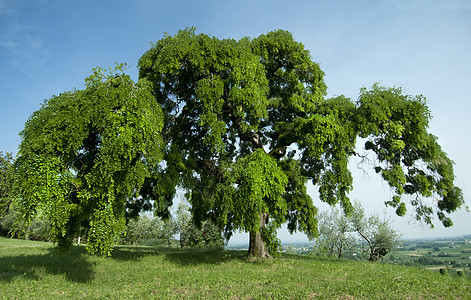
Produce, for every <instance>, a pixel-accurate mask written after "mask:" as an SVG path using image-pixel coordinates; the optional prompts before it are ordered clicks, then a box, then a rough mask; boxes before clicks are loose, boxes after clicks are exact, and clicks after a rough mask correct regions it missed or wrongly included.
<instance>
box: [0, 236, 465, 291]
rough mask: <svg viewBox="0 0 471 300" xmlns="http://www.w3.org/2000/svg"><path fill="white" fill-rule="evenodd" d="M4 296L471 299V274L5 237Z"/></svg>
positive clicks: (1, 254)
mask: <svg viewBox="0 0 471 300" xmlns="http://www.w3.org/2000/svg"><path fill="white" fill-rule="evenodd" d="M0 286H1V289H0V291H1V292H0V296H1V297H2V298H5V299H11V298H20V299H31V298H36V299H47V298H67V299H69V298H75V299H78V298H80V299H83V298H95V299H96V298H111V299H123V298H126V299H129V298H147V299H149V298H150V299H152V298H174V299H182V298H192V299H194V298H201V299H203V298H204V299H252V298H255V299H266V298H274V299H279V298H294V299H306V298H321V299H322V298H324V299H332V298H334V299H335V298H355V299H356V298H383V299H404V298H411V299H430V298H443V299H457V298H458V299H459V298H461V299H469V295H471V280H470V279H469V277H458V276H450V275H447V276H443V275H440V274H439V273H438V272H432V271H427V270H423V269H422V268H411V267H401V266H394V265H388V264H373V263H369V262H360V261H348V260H337V259H331V258H323V257H310V256H300V255H284V256H282V257H281V258H280V259H272V260H248V259H246V258H245V252H241V251H228V250H222V249H184V250H181V249H176V248H153V247H132V246H131V247H117V248H116V249H115V251H114V252H113V254H112V256H111V257H110V258H102V257H98V256H93V255H88V254H87V253H86V252H85V249H84V247H74V248H73V249H72V250H71V251H70V252H69V253H67V254H64V255H57V254H55V252H54V251H53V248H52V244H49V243H41V242H30V241H19V240H11V239H4V238H0Z"/></svg>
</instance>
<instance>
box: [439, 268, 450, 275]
mask: <svg viewBox="0 0 471 300" xmlns="http://www.w3.org/2000/svg"><path fill="white" fill-rule="evenodd" d="M447 273H448V271H447V269H444V268H441V269H440V274H442V275H446V274H447Z"/></svg>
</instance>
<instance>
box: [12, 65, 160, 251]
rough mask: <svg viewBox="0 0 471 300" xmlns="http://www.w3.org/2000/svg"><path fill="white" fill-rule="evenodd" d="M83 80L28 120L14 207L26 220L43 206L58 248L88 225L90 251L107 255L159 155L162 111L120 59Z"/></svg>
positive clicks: (45, 103) (20, 149)
mask: <svg viewBox="0 0 471 300" xmlns="http://www.w3.org/2000/svg"><path fill="white" fill-rule="evenodd" d="M85 83H86V88H85V89H84V90H78V91H73V92H66V93H63V94H61V95H59V96H53V97H52V98H51V99H49V100H46V101H45V102H44V104H43V106H42V108H41V109H39V110H37V111H36V112H34V113H33V115H32V116H31V117H30V118H29V120H28V121H27V122H26V125H25V129H24V130H23V131H22V132H21V138H22V141H21V144H20V147H19V152H18V158H17V160H16V189H17V190H18V192H19V197H18V201H17V203H16V205H17V207H18V208H19V210H20V213H21V214H22V215H24V216H25V220H26V223H27V225H29V223H30V222H31V220H32V219H33V217H34V215H35V214H36V213H37V212H41V213H42V214H43V216H44V217H45V218H46V220H47V221H48V223H49V225H50V226H51V234H52V239H53V240H54V241H55V242H57V243H58V245H59V247H60V248H67V247H69V246H70V245H71V243H72V239H73V238H74V236H78V235H81V234H82V231H83V230H86V232H87V240H88V243H87V249H88V251H90V252H92V253H93V252H97V251H99V252H101V253H102V254H104V255H106V254H109V253H110V251H111V249H112V246H113V243H114V242H115V241H116V239H117V238H118V237H119V236H120V235H121V233H122V231H123V230H124V228H125V224H126V211H128V212H130V213H132V212H133V211H132V209H133V208H134V207H133V203H134V202H133V198H137V196H138V195H137V192H138V191H139V189H140V187H141V186H142V184H143V182H144V180H145V178H146V177H147V176H150V173H151V171H152V169H154V168H155V166H156V165H157V164H158V162H159V160H160V158H161V152H160V148H161V146H162V141H161V138H160V134H159V133H160V130H161V128H162V114H161V109H160V107H159V106H158V105H157V103H156V102H155V99H154V98H153V96H152V94H151V92H150V89H149V85H148V83H147V82H146V81H145V80H141V81H140V82H139V83H137V84H136V83H134V82H133V81H132V80H131V79H130V77H129V76H127V75H125V74H124V72H123V66H122V65H119V66H117V68H116V69H115V70H114V71H111V70H110V71H109V73H107V74H105V72H104V70H102V69H96V70H94V72H93V74H92V75H91V76H90V77H88V78H87V79H86V80H85ZM128 204H129V207H130V208H128V209H127V208H126V206H127V205H128Z"/></svg>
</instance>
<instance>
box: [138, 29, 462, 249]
mask: <svg viewBox="0 0 471 300" xmlns="http://www.w3.org/2000/svg"><path fill="white" fill-rule="evenodd" d="M323 75H324V73H323V72H322V71H321V69H320V68H319V66H318V65H317V64H316V63H315V62H313V61H312V58H311V56H310V54H309V52H308V51H307V50H306V49H304V46H303V45H302V44H301V43H299V42H296V41H294V40H293V37H292V35H291V34H290V33H289V32H287V31H282V30H278V31H274V32H270V33H268V34H266V35H261V36H259V37H258V38H255V39H249V38H243V39H241V40H239V41H235V40H230V39H226V40H219V39H217V38H214V37H210V36H207V35H204V34H199V35H196V34H195V31H194V30H193V29H188V30H183V31H180V32H179V33H178V34H176V35H175V36H168V35H167V36H165V37H164V38H163V39H161V40H159V41H157V43H155V44H154V45H153V46H152V48H151V49H149V50H148V51H147V52H146V53H145V54H144V55H143V56H142V57H141V59H140V60H139V77H140V79H147V80H149V81H150V82H152V84H153V93H154V96H155V98H156V100H157V102H158V103H159V104H160V105H161V106H162V108H163V111H164V127H163V139H164V142H165V145H166V147H165V149H164V161H165V164H161V165H159V167H158V168H157V170H156V172H155V174H156V175H155V178H154V179H152V180H148V181H147V182H146V185H145V187H146V188H145V189H146V190H147V191H148V195H151V194H152V195H153V197H154V198H156V199H159V201H158V202H159V203H167V205H168V204H170V203H171V201H172V199H173V197H174V195H175V193H176V189H177V187H180V188H183V189H185V190H186V191H187V192H188V195H189V198H188V199H189V202H190V203H191V207H192V212H193V216H194V218H195V221H196V222H197V223H199V222H201V221H202V220H204V219H213V220H216V221H217V223H218V225H219V226H224V227H225V233H226V237H228V238H229V237H230V236H231V234H232V232H233V231H234V230H241V231H244V232H249V233H250V243H249V256H257V257H266V256H268V250H267V247H266V244H267V243H268V244H271V245H274V244H275V245H276V242H274V241H276V236H275V234H276V229H277V228H279V227H280V226H281V224H282V223H285V222H287V225H288V229H289V230H290V232H294V231H302V232H305V233H306V234H307V236H308V237H309V238H310V239H312V238H315V237H316V236H317V233H318V231H317V219H316V213H317V209H316V208H315V207H314V205H313V202H312V199H311V198H310V196H309V195H308V194H307V192H306V184H307V182H308V181H311V182H312V183H313V184H314V185H317V186H318V187H319V195H320V199H321V200H322V201H324V202H327V203H329V204H331V205H335V204H337V203H340V205H341V207H342V208H343V209H344V211H345V213H346V214H349V213H350V212H351V210H352V205H351V203H350V200H349V198H348V193H349V191H350V190H351V189H352V188H353V186H352V184H353V180H352V175H351V173H350V171H349V170H348V162H349V159H350V158H351V157H352V156H355V155H358V154H357V153H356V151H355V150H356V149H357V147H356V146H357V145H356V141H357V138H358V137H361V138H363V139H365V140H366V143H365V148H366V150H370V151H371V152H373V153H374V154H375V156H376V159H374V160H373V161H374V162H375V164H374V170H375V171H376V172H378V173H380V174H381V175H382V177H383V179H384V180H385V181H386V182H387V183H388V184H389V185H390V186H391V188H392V189H393V192H394V196H393V198H392V199H391V200H390V201H387V205H390V206H393V207H395V208H396V213H397V214H398V215H404V214H405V213H406V210H407V205H406V203H405V202H403V201H402V196H403V195H405V194H409V195H412V198H411V199H412V200H411V201H410V205H411V206H412V207H415V209H416V214H415V215H416V217H417V219H419V220H423V221H425V222H426V223H427V224H430V225H432V215H433V213H434V211H436V212H437V215H438V217H439V219H440V220H441V221H442V223H443V224H444V225H445V226H451V224H452V222H451V219H450V218H449V217H448V216H447V214H449V213H451V212H453V211H455V210H456V209H458V208H459V207H460V206H461V205H462V203H463V197H462V192H461V190H460V189H459V188H457V187H456V186H454V184H453V180H454V175H453V163H452V161H451V160H450V159H449V158H448V157H447V156H446V154H445V153H444V152H443V151H442V150H441V148H440V146H439V145H438V143H437V139H436V137H434V136H433V135H431V134H429V133H428V132H427V128H428V121H429V119H430V112H429V110H428V108H427V106H426V104H425V98H424V97H422V96H416V97H413V96H408V95H403V94H402V91H401V90H400V89H396V88H384V87H380V86H377V85H375V86H373V87H372V88H371V89H370V90H367V89H362V90H361V94H360V97H359V100H358V101H356V102H354V101H351V100H350V99H348V98H345V97H343V96H339V97H335V98H331V99H325V98H324V96H325V94H326V86H325V84H324V81H323ZM432 198H433V199H437V200H436V201H435V200H433V201H430V203H431V204H428V199H432ZM434 204H435V205H434ZM276 249H277V247H271V250H272V251H274V250H276Z"/></svg>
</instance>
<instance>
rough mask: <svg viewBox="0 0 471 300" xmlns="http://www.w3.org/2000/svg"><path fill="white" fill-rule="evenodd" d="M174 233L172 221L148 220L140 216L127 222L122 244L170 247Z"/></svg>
mask: <svg viewBox="0 0 471 300" xmlns="http://www.w3.org/2000/svg"><path fill="white" fill-rule="evenodd" d="M175 233H176V227H175V224H174V222H173V220H171V219H168V220H162V218H159V217H152V218H149V217H148V216H146V215H144V214H142V215H140V216H139V218H137V219H131V220H129V222H128V224H127V225H126V235H125V236H124V237H123V238H122V239H121V241H122V243H125V244H127V243H129V244H133V245H135V246H136V245H147V246H155V245H170V243H171V239H172V238H173V236H174V235H175Z"/></svg>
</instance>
